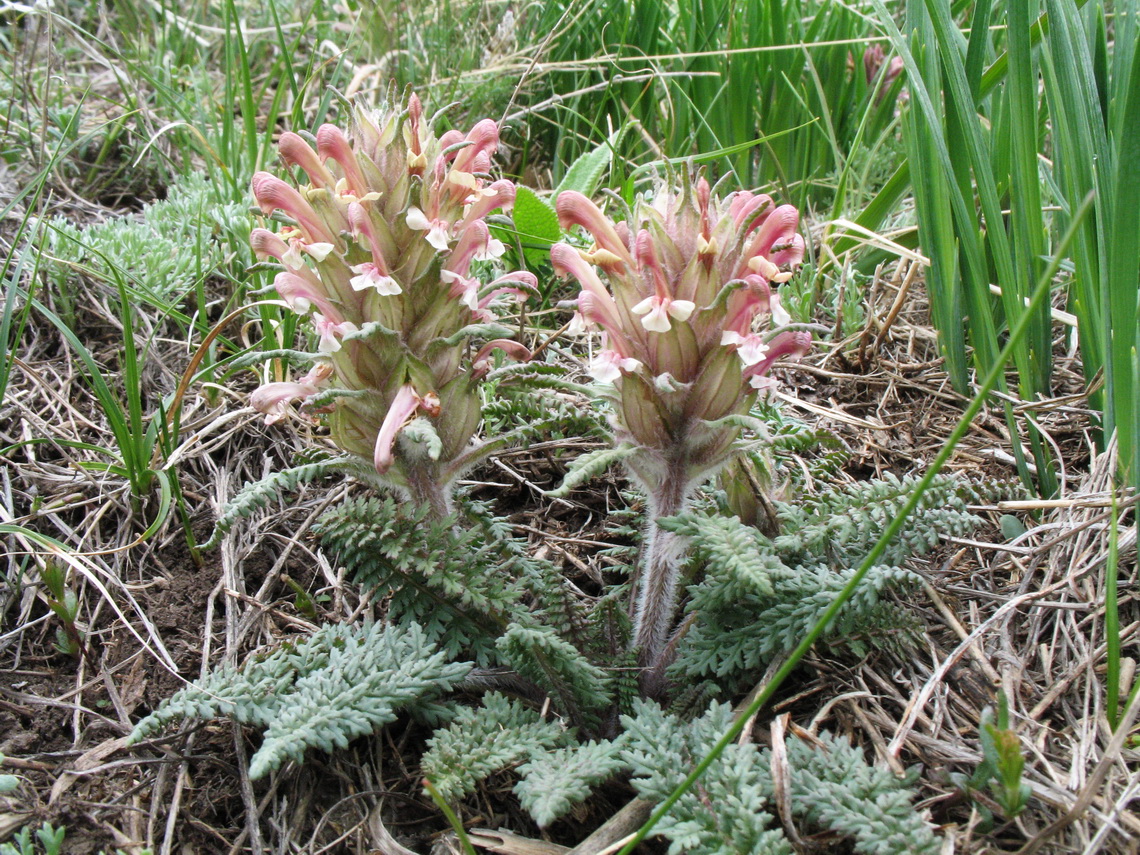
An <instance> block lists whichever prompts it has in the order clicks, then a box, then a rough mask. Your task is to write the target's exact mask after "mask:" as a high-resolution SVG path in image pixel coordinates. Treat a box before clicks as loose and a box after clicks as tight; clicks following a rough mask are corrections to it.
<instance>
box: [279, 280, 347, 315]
mask: <svg viewBox="0 0 1140 855" xmlns="http://www.w3.org/2000/svg"><path fill="white" fill-rule="evenodd" d="M273 287H274V288H276V289H277V293H278V294H280V295H281V299H282V300H284V301H285V302H286V303H287V304H288V306H289V308H290V309H292V310H293V311H294V312H296V313H297V314H298V315H304V314H306V313H307V312H308V311H309V309H311V308H313V307H314V306H315V307H316V308H317V309H318V310H319V311H320V312H321V313H322V314H323V315H324V316H325V317H327V318H332V319H334V320H335V321H336V322H337V323H339V322H340V321H342V320H344V319H343V318H341V316H340V312H338V311H337V310H336V307H335V306H333V304H332V303H331V302H330V301H329V298H328V295H326V294H325V292H324V288H323V286H322V285H321V284H320V280H318V279H316V277H315V276H314V275H313V272H312V271H311V270H308V271H306V270H303V269H302V270H298V271H297V272H293V271H289V270H283V271H281V272H280V273H278V274H277V276H275V277H274V279H273Z"/></svg>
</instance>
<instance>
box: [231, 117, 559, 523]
mask: <svg viewBox="0 0 1140 855" xmlns="http://www.w3.org/2000/svg"><path fill="white" fill-rule="evenodd" d="M498 144H499V129H498V126H497V124H496V123H495V122H494V121H492V120H490V119H485V120H483V121H481V122H478V123H477V124H476V125H475V126H474V127H473V128H472V129H471V130H470V132H468V133H467V134H463V133H461V132H459V131H454V130H452V131H447V132H446V133H444V134H442V135H441V136H439V137H437V136H436V135H435V134H434V132H433V131H432V128H431V123H430V122H429V121H427V120H425V118H424V115H423V109H422V107H421V105H420V102H419V100H418V99H417V98H416V97H415V96H414V95H413V96H411V97H410V98H409V100H408V104H407V107H406V109H401V108H399V107H394V106H391V105H389V106H386V107H383V108H381V109H380V110H379V111H378V112H371V111H368V110H365V109H363V108H357V109H356V111H355V115H354V123H353V127H352V129H351V131H350V133H349V134H345V133H344V132H343V131H341V129H340V128H338V127H336V126H335V125H331V124H326V125H323V126H321V128H320V129H319V130H318V131H317V133H316V136H315V137H311V138H308V139H307V138H305V137H303V136H302V135H300V134H295V133H292V132H287V133H285V134H282V136H281V139H280V141H279V144H278V149H279V151H280V154H281V158H282V160H283V161H284V162H285V163H286V164H287V165H289V166H292V167H299V168H300V169H301V170H302V172H303V174H304V175H305V176H307V178H308V181H309V183H308V184H307V185H306V186H302V187H300V188H294V187H293V186H292V185H291V184H289V183H288V182H286V181H284V180H282V179H281V178H278V177H277V176H274V175H272V174H270V173H268V172H258V173H257V174H256V175H255V176H254V177H253V181H252V189H253V195H254V198H255V199H256V200H257V204H258V206H259V207H260V209H261V211H262V213H263V214H265V215H266V216H271V217H272V218H273V219H274V220H276V221H278V222H279V223H280V227H279V228H278V229H277V230H276V231H270V230H269V229H265V228H257V229H254V230H253V232H252V235H251V242H252V244H253V248H254V250H255V252H256V253H257V255H258V256H259V257H260V258H262V259H269V258H272V259H276V260H277V261H278V262H279V263H280V264H281V267H282V270H281V272H279V273H278V274H277V276H276V278H275V279H274V287H275V288H276V290H277V293H278V294H279V295H280V297H281V299H282V300H283V301H284V302H285V303H286V304H287V305H288V306H289V308H290V309H292V310H293V311H295V312H297V313H298V314H300V315H303V316H305V317H306V318H307V319H308V321H309V323H310V324H311V328H312V330H313V333H314V338H315V340H316V353H315V354H314V356H315V357H316V358H317V362H316V367H315V368H314V369H313V370H312V371H310V372H309V374H307V375H306V376H305V377H303V378H300V379H299V380H298V381H296V382H290V383H270V384H267V385H266V386H263V387H262V388H261V389H259V390H258V391H257V392H255V393H254V396H253V398H252V401H251V403H252V404H253V405H254V407H255V408H257V409H258V410H260V411H261V412H265V413H266V414H267V417H268V418H267V420H274V419H276V418H280V417H281V416H282V415H283V414H284V413H285V411H286V410H287V407H288V405H289V404H290V403H291V402H293V401H297V400H300V401H302V402H304V403H306V404H309V405H310V406H311V407H313V408H314V409H321V410H324V411H327V412H329V418H328V422H329V426H330V428H331V431H332V437H333V439H334V441H335V442H336V443H337V444H338V445H339V446H340V447H341V448H343V449H345V450H346V451H349V452H351V453H352V454H355V455H357V456H359V457H361V458H364V459H366V460H368V461H370V463H371V465H372V467H373V469H374V470H375V472H376V474H377V476H378V477H380V478H381V479H382V480H383V481H384V482H385V483H387V484H389V485H391V486H394V487H396V488H398V489H400V490H402V491H403V492H404V493H405V494H406V495H408V496H409V497H410V498H412V499H413V500H415V501H418V502H426V503H428V504H430V505H431V506H432V507H433V508H434V509H435V510H436V511H437V512H439V513H441V514H442V513H446V512H447V510H448V509H449V508H450V491H451V486H452V485H453V483H454V481H455V480H456V479H457V478H458V477H459V475H460V474H461V472H462V471H463V470H464V469H465V468H466V466H468V465H470V463H471V462H472V460H473V448H472V440H473V438H474V437H475V434H476V433H477V431H478V429H479V425H480V422H481V419H480V401H479V396H478V392H477V386H478V383H479V381H480V379H481V378H482V377H483V376H484V375H485V374H486V373H487V370H488V366H489V358H490V353H491V351H492V350H494V349H496V348H498V349H502V350H504V351H506V352H507V353H508V354H509V355H510V356H512V357H514V358H518V359H526V358H529V353H528V352H527V351H526V349H525V348H524V347H523V346H522V345H521V344H519V343H517V342H514V341H511V340H509V339H508V338H507V336H509V335H510V331H509V330H508V329H506V328H505V327H502V326H501V325H499V324H497V323H496V316H497V312H498V311H499V310H500V309H501V308H502V307H503V306H504V305H505V304H508V303H515V302H518V301H523V300H525V299H526V297H527V296H528V294H530V293H533V292H534V290H535V288H536V285H537V283H536V281H535V279H534V276H533V275H532V274H530V273H525V272H516V273H508V274H506V275H503V276H499V277H498V278H493V277H490V276H485V275H482V274H481V273H480V272H478V271H481V270H485V269H487V268H489V267H490V266H491V265H488V264H480V262H486V261H493V260H494V259H495V258H497V257H498V256H500V255H501V254H502V252H503V247H502V244H501V243H500V242H499V241H497V240H495V239H493V238H492V237H491V235H490V231H489V229H488V227H487V223H486V217H487V215H488V214H490V213H492V212H494V211H496V210H500V209H502V210H509V209H510V207H511V206H512V204H513V202H514V198H515V186H514V184H512V183H511V182H510V181H506V180H503V179H498V180H494V179H493V178H492V177H491V175H490V174H489V172H490V169H491V157H492V155H493V154H494V153H495V150H496V149H497V148H498ZM487 279H490V280H491V281H485V280H487ZM480 345H481V346H480Z"/></svg>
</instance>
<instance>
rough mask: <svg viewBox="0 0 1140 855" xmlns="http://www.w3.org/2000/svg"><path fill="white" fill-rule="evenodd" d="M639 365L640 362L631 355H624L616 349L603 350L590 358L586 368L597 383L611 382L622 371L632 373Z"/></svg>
mask: <svg viewBox="0 0 1140 855" xmlns="http://www.w3.org/2000/svg"><path fill="white" fill-rule="evenodd" d="M640 367H641V363H640V362H638V361H637V360H636V359H634V358H633V357H624V356H622V355H621V354H620V353H618V352H617V351H616V350H603V351H601V352H599V353H598V355H597V356H595V357H594V358H593V359H591V360H590V367H589V368H588V369H587V370H588V371H589V373H590V376H591V377H593V378H594V380H596V381H597V382H598V383H613V382H614V381H615V380H617V379H618V378H619V377H621V375H622V372H623V371H624V372H625V373H627V374H632V373H633V372H634V371H636V370H637V369H638V368H640Z"/></svg>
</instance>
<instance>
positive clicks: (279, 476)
mask: <svg viewBox="0 0 1140 855" xmlns="http://www.w3.org/2000/svg"><path fill="white" fill-rule="evenodd" d="M357 468H358V464H357V462H356V461H355V460H353V459H352V458H349V457H330V458H328V459H326V460H318V461H315V462H313V463H302V464H300V465H298V466H290V467H289V468H288V469H280V470H278V471H276V472H272V473H270V474H269V475H267V476H265V477H264V478H262V479H261V480H260V481H253V482H250V483H249V484H246V485H245V486H243V487H242V488H241V489H240V490H239V491H238V492H237V495H235V496H234V497H233V498H232V499H230V500H229V502H227V503H226V506H225V507H224V508H222V514H221V516H220V517H218V520H217V522H215V523H214V530H213V531H212V532H211V533H210V538H209V540H207V541H206V542H205V543H203V544H202V549H210V548H211V547H214V546H216V545H217V544H218V543H219V542H220V541H221V539H222V537H223V536H225V534H226V533H227V532H228V531H229V530H230V529H232V528H233V527H234V525H236V524H237V523H238V521H239V520H242V519H245V518H246V517H249V516H252V515H253V514H254V513H256V512H257V511H259V510H261V509H262V508H266V507H268V506H269V503H270V502H272V501H273V500H274V499H276V498H278V497H279V496H280V495H281V494H282V493H288V492H291V491H293V490H296V489H297V488H298V487H299V486H301V485H302V484H308V483H309V482H310V481H316V480H318V479H320V478H326V477H328V476H329V475H332V474H334V473H344V472H351V471H355V470H356V469H357Z"/></svg>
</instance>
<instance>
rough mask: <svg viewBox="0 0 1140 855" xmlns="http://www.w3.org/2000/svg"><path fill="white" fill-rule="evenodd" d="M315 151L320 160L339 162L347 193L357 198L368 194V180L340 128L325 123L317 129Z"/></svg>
mask: <svg viewBox="0 0 1140 855" xmlns="http://www.w3.org/2000/svg"><path fill="white" fill-rule="evenodd" d="M317 152H318V153H319V154H320V156H321V159H322V160H329V159H332V160H335V161H336V162H337V163H339V164H340V168H341V169H342V170H344V179H345V184H346V185H347V189H348V191H349V193H351V194H352V195H353V196H355V197H356V198H358V199H361V198H363V197H364V196H366V195H368V182H367V181H365V180H364V173H362V172H361V171H360V164H359V163H357V162H356V155H355V154H354V153H353V151H352V145H351V144H350V143H349V141H348V138H347V137H346V136H345V135H344V133H342V132H341V129H340V128H338V127H337V126H336V125H328V124H326V125H321V126H320V127H319V128H318V129H317Z"/></svg>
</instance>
